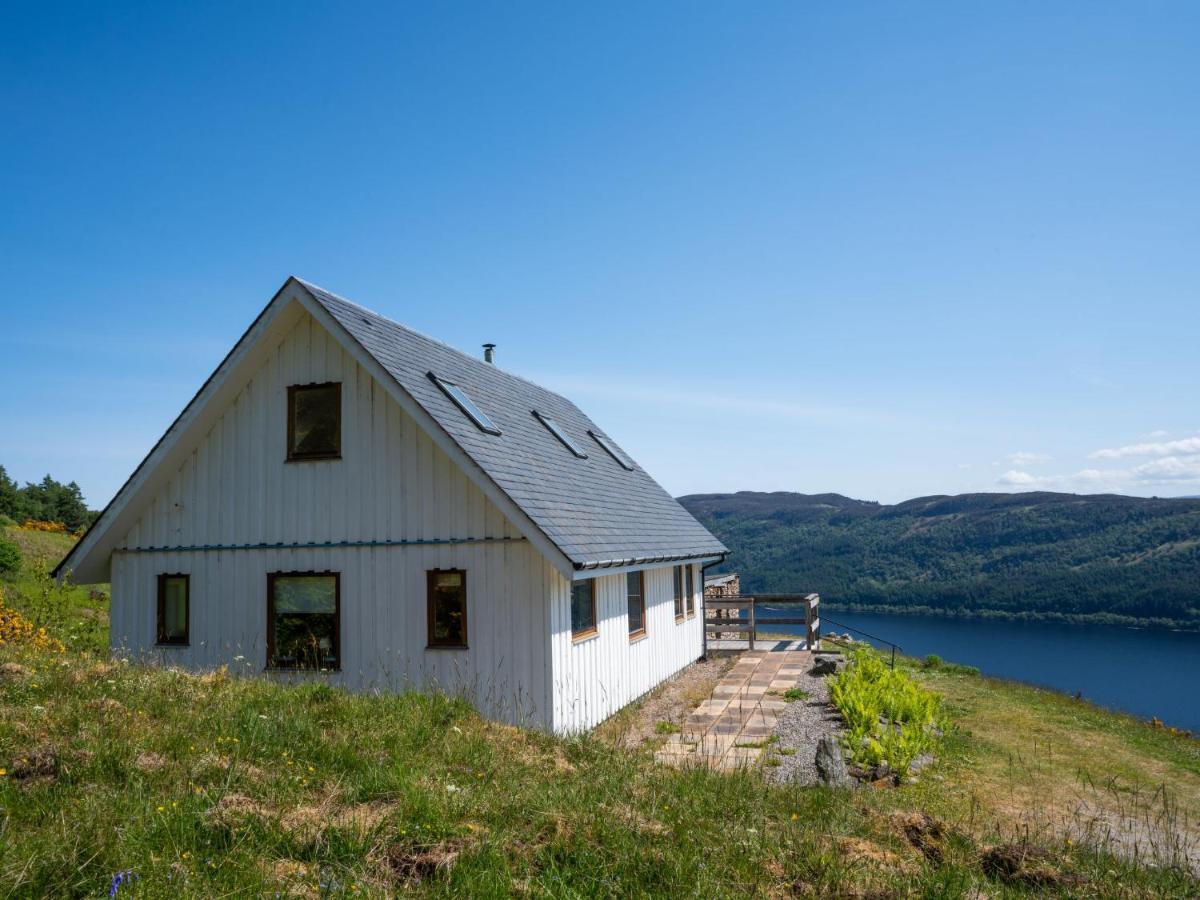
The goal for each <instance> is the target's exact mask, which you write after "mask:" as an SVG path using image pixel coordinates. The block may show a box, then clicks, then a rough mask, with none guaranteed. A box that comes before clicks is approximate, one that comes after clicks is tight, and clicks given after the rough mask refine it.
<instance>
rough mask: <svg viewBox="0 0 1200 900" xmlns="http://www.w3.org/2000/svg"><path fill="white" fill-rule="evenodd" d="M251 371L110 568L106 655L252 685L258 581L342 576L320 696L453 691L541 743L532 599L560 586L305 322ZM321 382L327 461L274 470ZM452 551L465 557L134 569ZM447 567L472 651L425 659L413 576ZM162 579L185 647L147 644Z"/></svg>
mask: <svg viewBox="0 0 1200 900" xmlns="http://www.w3.org/2000/svg"><path fill="white" fill-rule="evenodd" d="M261 355H262V359H261V362H260V364H259V365H258V366H257V368H256V369H255V370H254V375H253V376H252V377H251V378H250V379H249V380H248V381H247V382H246V383H245V385H244V387H242V389H241V390H240V392H239V393H238V394H237V396H236V398H235V400H234V401H233V403H232V404H231V405H229V406H228V407H227V409H226V410H225V412H224V413H223V414H222V415H221V417H220V418H219V419H218V420H217V421H216V423H215V425H214V426H213V427H212V428H211V430H209V431H208V433H207V434H206V435H205V436H204V438H203V439H202V440H201V441H200V442H199V443H198V445H197V446H196V447H195V448H194V450H193V451H192V452H191V454H190V455H189V456H187V458H186V459H185V460H184V462H183V464H182V465H181V466H180V467H179V468H178V470H177V471H176V472H174V474H173V475H172V477H171V478H170V480H169V482H168V483H167V484H166V486H165V487H163V488H162V489H161V490H159V491H158V493H157V495H156V496H155V497H154V499H153V500H152V501H151V502H150V503H149V504H148V506H147V507H146V509H145V510H144V512H143V513H142V514H141V516H140V518H139V519H138V521H137V523H136V524H135V525H134V527H133V528H132V529H131V530H130V531H129V533H128V534H127V535H126V537H125V538H124V540H123V542H122V543H121V544H120V545H119V548H118V550H117V551H116V552H115V553H114V555H113V563H112V610H111V624H110V634H111V642H112V645H113V648H114V649H117V650H120V651H121V652H125V653H131V654H136V655H138V656H144V657H153V658H155V659H161V660H162V661H163V662H166V663H170V664H178V665H183V666H189V667H209V666H215V665H221V664H229V665H230V666H231V668H234V669H236V670H242V671H247V672H260V671H262V670H263V667H264V665H265V663H266V604H267V573H269V572H273V571H307V570H313V571H325V570H331V571H339V572H341V602H342V618H341V652H342V657H343V665H342V671H341V672H340V673H336V674H334V675H331V676H329V677H330V678H331V680H333V681H335V682H338V683H342V684H345V685H346V686H348V687H352V688H357V689H373V688H404V687H409V686H413V687H416V686H421V687H428V686H438V687H441V688H444V689H446V690H450V691H456V690H465V691H467V692H468V693H469V695H470V697H471V699H472V700H473V701H474V702H475V703H476V704H477V705H478V706H479V707H480V708H481V710H482V711H484V712H485V713H487V714H489V715H492V716H495V717H498V718H501V719H504V720H507V721H527V722H530V723H531V724H542V725H547V726H548V725H549V724H550V719H551V714H550V701H549V668H550V658H549V653H548V647H547V640H546V635H547V634H548V632H549V628H550V625H549V615H550V609H549V606H548V603H547V600H546V598H547V597H548V596H549V595H550V594H551V593H552V592H553V591H554V590H555V589H556V588H557V586H558V585H559V583H560V582H562V581H563V579H562V576H561V575H559V574H558V572H557V571H555V570H554V569H553V568H552V567H551V565H550V564H549V563H548V562H547V561H546V560H545V558H544V557H543V556H541V554H540V553H538V552H537V550H536V549H534V548H533V547H532V546H531V545H530V544H529V543H528V542H527V541H525V540H524V539H523V538H522V537H521V535H520V533H519V531H518V530H517V529H516V528H515V527H514V526H513V525H512V524H511V523H510V522H509V521H508V520H507V519H506V518H505V516H504V515H503V514H502V513H501V512H500V511H499V510H498V509H497V508H496V506H495V505H494V504H492V503H491V502H490V501H489V500H488V498H487V497H486V496H485V495H484V494H483V492H482V491H480V490H479V489H478V488H477V487H475V485H474V484H472V483H471V482H470V480H469V479H468V478H467V477H466V475H465V474H464V473H463V472H462V471H461V470H460V469H458V467H457V466H455V465H454V463H453V462H452V461H451V460H450V458H449V457H448V456H447V455H446V454H445V453H443V452H442V451H441V450H440V449H439V448H438V447H437V446H436V445H435V444H434V443H433V441H432V440H431V439H430V438H429V437H428V435H427V434H426V433H425V432H424V431H423V430H422V429H421V428H420V427H418V426H417V425H416V423H415V422H414V421H413V420H412V419H411V418H410V417H409V416H408V415H407V414H406V413H405V412H404V411H403V410H402V409H400V407H399V406H398V405H397V404H396V403H395V402H394V401H393V400H392V399H391V397H390V396H388V394H387V393H386V391H385V390H384V388H383V387H382V386H381V385H380V384H378V383H377V382H376V381H375V380H374V379H373V378H372V377H371V376H370V375H369V373H367V372H366V371H365V370H364V369H363V368H362V367H361V366H359V365H358V364H357V363H356V361H355V360H354V359H353V357H351V356H350V355H349V354H348V353H346V352H345V351H344V350H343V349H342V347H341V345H340V344H338V343H337V341H336V340H334V339H333V338H332V337H331V336H330V335H328V333H327V332H326V331H325V330H324V329H323V328H322V327H321V326H319V325H318V324H317V323H316V322H315V321H314V320H313V319H312V318H311V317H310V316H308V315H307V314H305V315H304V316H303V317H302V318H301V319H300V320H299V322H298V324H297V325H296V326H295V327H294V328H292V329H291V330H290V331H289V332H288V333H287V334H286V336H285V337H284V338H282V339H281V340H280V341H278V342H277V343H275V344H274V345H273V346H269V347H265V348H263V349H262V351H261ZM323 381H340V382H341V383H342V458H341V459H340V460H333V461H313V462H302V463H287V462H285V458H286V422H287V418H286V414H287V409H286V394H287V387H288V385H291V384H305V383H312V382H323ZM451 539H454V540H463V539H474V540H477V541H478V542H477V543H465V544H454V545H450V544H444V543H430V544H423V545H407V546H387V547H374V548H368V547H353V548H324V547H321V548H294V549H288V548H275V547H268V548H259V549H237V550H215V549H208V550H200V549H187V550H183V549H166V550H163V549H157V550H154V551H153V552H137V551H138V550H145V548H151V547H153V548H197V547H211V546H213V545H221V546H228V545H244V544H252V545H253V544H267V545H276V544H283V545H288V544H299V543H310V542H318V543H320V542H327V541H333V542H341V541H416V540H421V541H433V542H437V541H448V540H451ZM451 567H458V568H464V569H466V570H467V589H468V600H467V602H468V611H467V617H468V640H469V643H470V645H471V646H470V649H469V650H426V649H425V643H426V637H427V634H426V631H427V629H426V585H425V572H426V570H427V569H430V568H451ZM164 572H169V573H179V572H186V573H188V574H190V575H191V583H190V593H191V596H190V629H191V635H190V637H191V640H190V645H189V646H188V647H159V646H156V644H155V627H156V607H157V599H156V590H157V575H158V574H159V573H164ZM239 657H241V659H239Z"/></svg>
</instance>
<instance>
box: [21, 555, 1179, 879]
mask: <svg viewBox="0 0 1200 900" xmlns="http://www.w3.org/2000/svg"><path fill="white" fill-rule="evenodd" d="M55 537H56V536H52V535H51V536H46V535H36V536H34V538H32V539H30V541H29V543H30V544H31V545H37V546H40V547H43V548H44V546H46V545H48V544H50V542H51V541H53V540H55ZM59 540H60V541H61V539H59ZM35 549H37V547H35ZM22 577H30V578H32V579H33V580H32V582H31V586H32V587H37V586H38V584H39V582H38V581H37V579H36V577H34V576H31V575H28V574H26V575H25V576H22ZM11 587H12V585H11V584H8V585H6V588H11ZM83 594H84V596H82V597H81V596H80V592H78V591H76V590H74V589H72V590H71V591H68V592H67V594H66V602H65V603H64V604H63V605H64V607H65V612H63V613H62V616H61V619H60V621H62V622H63V627H66V628H68V629H69V628H71V627H72V623H74V622H78V621H79V620H80V619H82V618H85V617H86V616H85V615H84V613H85V612H86V611H87V610H90V609H92V608H93V607H96V606H99V603H98V602H97V601H93V600H90V599H88V597H87V596H86V592H83ZM35 600H36V598H35ZM15 666H20V667H21V668H20V669H17V668H14V667H15ZM901 668H902V670H903V671H904V672H905V673H906V674H907V675H908V676H909V677H911V678H913V679H915V680H917V681H919V682H920V683H921V684H922V685H923V686H925V687H926V688H928V689H929V690H932V691H934V692H936V693H937V694H938V695H940V696H941V697H942V698H943V700H942V703H943V709H944V711H945V717H946V719H947V721H948V729H947V734H946V737H945V739H944V742H943V746H942V748H941V749H940V751H939V759H938V761H937V762H936V763H935V764H934V765H933V766H931V767H930V768H928V769H926V770H924V771H922V773H921V778H920V781H919V782H917V783H916V784H909V785H905V786H903V787H901V788H897V789H894V790H865V789H864V790H859V791H831V790H827V789H797V788H794V787H788V786H782V785H770V784H767V783H765V781H764V780H763V778H762V777H761V775H760V774H759V773H757V772H755V771H753V770H748V771H742V772H728V773H717V772H708V771H703V770H682V771H681V770H676V769H672V768H669V767H664V766H660V765H657V764H655V763H654V761H653V754H652V752H651V751H649V750H642V751H630V750H627V749H624V748H622V747H620V746H617V744H616V742H614V741H611V740H608V739H605V738H602V737H590V736H585V737H579V738H572V739H559V738H554V737H551V736H548V735H544V734H540V733H537V732H530V731H524V730H520V729H517V728H512V727H507V726H502V725H496V724H493V723H488V722H486V721H484V720H482V719H480V718H479V717H478V716H477V715H476V714H475V713H474V712H473V711H472V710H471V709H470V707H469V706H468V705H467V704H466V703H465V702H464V701H462V700H460V699H456V698H453V697H445V696H439V695H424V694H415V693H406V694H400V695H387V696H359V695H352V694H348V693H346V692H343V691H341V690H338V689H334V688H331V687H329V686H327V685H326V684H324V683H321V682H314V683H310V684H303V685H293V686H287V685H283V684H278V683H274V682H271V681H269V680H266V679H258V678H254V679H249V678H246V679H243V678H230V677H228V676H226V675H225V674H224V673H208V674H200V675H197V674H186V673H183V672H179V671H173V670H165V669H154V668H145V667H140V666H137V665H131V664H126V663H121V662H108V661H105V660H104V658H103V657H102V656H101V655H99V654H95V653H91V652H89V651H87V650H80V649H78V648H76V649H72V650H69V651H68V652H67V653H65V654H51V653H46V652H40V651H30V650H23V649H21V648H16V647H12V646H6V647H0V769H3V770H4V774H3V775H0V898H8V897H21V898H25V897H30V898H32V897H47V896H54V897H60V896H61V897H96V896H104V895H105V894H106V892H107V891H108V889H109V886H110V884H111V882H112V879H113V877H114V876H115V875H116V874H117V873H120V872H126V871H130V872H133V873H135V874H136V876H137V877H136V879H134V880H133V881H130V882H125V883H123V884H121V885H120V886H119V889H118V894H117V896H118V897H126V896H129V897H170V898H180V897H213V896H239V897H240V896H257V895H265V896H274V895H275V894H276V893H277V892H278V893H280V894H281V895H285V896H313V897H316V896H360V895H369V896H390V895H394V894H397V893H403V892H405V891H411V892H413V893H417V894H421V895H426V896H446V897H452V896H453V897H458V896H471V897H498V896H511V895H520V896H535V897H564V896H565V897H578V896H588V897H592V896H597V897H628V896H702V897H734V896H746V895H762V896H838V895H841V896H852V895H858V896H868V895H869V896H929V897H934V896H936V897H971V896H990V897H1009V896H1022V895H1025V894H1038V895H1056V894H1058V895H1064V896H1066V895H1076V896H1083V895H1086V896H1114V897H1116V896H1168V897H1170V896H1174V897H1188V896H1195V895H1196V894H1197V893H1198V891H1200V883H1198V882H1197V881H1196V880H1194V879H1193V878H1191V877H1190V876H1188V875H1186V874H1185V873H1184V872H1183V871H1181V870H1179V869H1177V868H1169V867H1168V868H1153V867H1148V866H1145V865H1139V864H1135V863H1134V862H1132V861H1130V860H1129V859H1128V858H1126V857H1122V856H1117V855H1114V854H1113V853H1112V852H1108V851H1110V850H1112V849H1114V848H1104V847H1102V846H1100V844H1099V843H1098V842H1092V843H1089V842H1085V841H1082V840H1076V841H1075V842H1073V843H1071V844H1067V843H1066V842H1065V840H1064V833H1063V832H1062V831H1061V829H1059V830H1055V829H1054V828H1053V827H1046V828H1044V829H1042V830H1036V829H1031V828H1030V827H1029V824H1028V822H1023V821H1022V816H1023V815H1024V814H1025V813H1028V812H1039V811H1044V808H1045V805H1046V804H1047V803H1048V802H1049V801H1052V800H1056V799H1057V800H1061V801H1062V802H1061V804H1060V808H1062V809H1069V808H1071V807H1070V804H1071V802H1073V801H1074V799H1075V797H1074V795H1070V796H1067V794H1068V793H1069V791H1068V788H1070V787H1071V786H1075V787H1076V788H1079V786H1081V785H1082V786H1084V787H1083V788H1081V789H1086V785H1087V784H1088V783H1091V784H1093V785H1095V784H1101V783H1104V782H1103V781H1102V776H1103V775H1104V774H1105V773H1106V772H1107V771H1109V770H1111V775H1112V777H1113V778H1115V779H1117V781H1115V782H1113V784H1114V785H1115V787H1114V788H1113V789H1111V790H1110V789H1109V788H1107V787H1105V788H1104V790H1103V792H1102V793H1103V796H1101V797H1099V800H1102V801H1108V800H1114V799H1115V800H1118V801H1119V803H1120V805H1121V806H1122V808H1123V809H1126V810H1127V811H1132V812H1135V813H1136V812H1137V811H1138V810H1139V809H1140V807H1138V806H1137V802H1136V800H1131V797H1135V795H1136V792H1137V790H1138V785H1151V784H1153V779H1155V778H1159V779H1169V781H1170V783H1171V784H1172V787H1173V789H1174V790H1177V791H1178V792H1179V793H1178V795H1177V796H1176V803H1177V804H1179V805H1182V806H1184V807H1186V804H1188V803H1191V802H1192V801H1194V800H1195V799H1196V798H1197V797H1200V743H1198V742H1196V741H1194V740H1189V739H1187V738H1185V737H1182V736H1180V735H1173V734H1170V733H1168V732H1166V731H1164V730H1162V729H1154V728H1150V727H1148V726H1147V725H1145V724H1144V723H1139V722H1137V721H1136V720H1133V719H1130V718H1129V717H1124V716H1115V715H1113V714H1110V713H1107V712H1104V711H1102V710H1098V709H1096V708H1095V707H1091V706H1089V705H1087V704H1082V703H1078V702H1076V701H1073V700H1071V699H1070V698H1066V697H1063V696H1062V695H1057V694H1052V693H1050V692H1046V691H1037V690H1035V689H1032V688H1027V687H1023V686H1020V685H1013V684H1007V683H1003V682H996V681H993V680H990V679H986V678H980V677H972V676H968V675H964V674H962V673H959V672H955V671H946V670H943V669H941V668H938V669H929V670H922V669H920V668H918V667H917V666H916V665H914V664H909V662H908V661H904V660H902V661H901ZM1030 739H1032V740H1033V741H1034V742H1035V743H1034V747H1033V749H1034V750H1037V749H1038V748H1039V747H1042V748H1044V747H1047V746H1048V747H1051V748H1052V751H1053V752H1051V753H1050V754H1049V755H1048V756H1046V757H1044V758H1043V757H1038V756H1037V755H1036V754H1035V753H1030V752H1029V751H1030V748H1029V746H1028V745H1027V743H1026V742H1027V741H1028V740H1030ZM772 746H774V745H773V744H772ZM772 752H775V751H769V752H768V758H769V759H774V760H775V762H778V761H779V760H778V758H777V757H773V756H771V753H772ZM778 752H779V753H781V754H782V753H784V752H785V751H782V750H781V751H778ZM1060 795H1062V796H1060ZM1146 798H1147V799H1149V794H1148V793H1147V795H1146ZM925 813H928V814H930V815H931V816H933V817H935V818H936V819H937V820H938V821H939V822H940V823H942V825H943V827H944V835H942V836H941V837H938V838H937V840H936V842H935V847H936V852H931V851H929V849H928V847H927V848H926V849H925V850H924V851H923V850H922V849H920V845H921V844H922V841H916V840H914V839H913V837H912V835H911V823H912V822H914V821H919V820H920V819H921V816H922V814H925ZM1193 821H1194V819H1193ZM1019 840H1033V841H1034V842H1036V844H1037V845H1038V846H1041V847H1045V848H1047V849H1048V851H1049V852H1050V853H1051V854H1052V860H1053V863H1052V865H1051V866H1050V868H1049V869H1048V870H1047V871H1039V873H1035V874H1038V877H1039V878H1040V877H1042V876H1047V877H1049V880H1048V881H1045V882H1042V883H1034V881H1029V880H1026V881H1022V880H1021V879H1020V878H1017V879H1016V880H1013V879H1011V878H1010V879H1007V880H1006V879H1004V878H1001V877H998V876H995V875H991V874H988V872H986V871H985V868H984V866H983V864H982V863H981V859H982V858H983V857H984V855H985V854H986V853H987V851H988V848H989V847H991V846H993V845H995V844H1007V843H1010V842H1013V841H1019Z"/></svg>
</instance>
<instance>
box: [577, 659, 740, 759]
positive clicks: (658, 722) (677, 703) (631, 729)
mask: <svg viewBox="0 0 1200 900" xmlns="http://www.w3.org/2000/svg"><path fill="white" fill-rule="evenodd" d="M735 662H737V656H736V655H733V656H710V657H709V658H708V659H701V660H697V661H696V662H694V663H692V664H691V665H690V666H688V667H687V668H686V669H683V670H682V671H680V672H677V673H676V674H675V675H673V676H672V677H671V678H669V679H668V680H667V681H665V682H663V683H662V684H660V685H659V686H658V687H656V688H655V689H654V690H653V691H651V692H650V693H649V694H647V695H646V696H645V697H644V698H643V699H642V700H640V701H639V702H637V703H634V704H632V705H631V706H627V707H626V708H625V709H623V710H621V711H620V712H618V713H616V714H615V715H613V716H612V717H610V718H609V719H608V720H606V721H605V722H602V723H601V724H600V725H599V726H597V728H596V732H595V733H596V736H597V737H599V738H600V739H601V740H605V741H608V742H609V743H611V744H612V745H614V746H617V747H625V748H628V749H631V750H632V749H637V748H639V747H642V746H644V745H645V744H646V743H647V742H650V743H652V744H653V743H656V742H661V741H662V738H663V735H664V734H666V733H670V732H669V731H666V730H664V729H667V728H670V727H671V726H674V727H678V726H679V725H681V724H682V723H683V721H684V720H685V719H686V718H687V717H688V714H689V713H690V712H691V711H692V710H693V709H694V708H695V707H697V706H699V705H700V704H701V703H702V702H704V701H705V700H707V699H708V698H709V697H710V696H711V695H712V692H713V688H715V687H716V686H717V685H718V684H719V683H720V681H721V678H722V676H724V674H725V673H726V672H728V671H729V669H730V667H732V666H733V664H734V663H735ZM663 723H666V725H664V724H663Z"/></svg>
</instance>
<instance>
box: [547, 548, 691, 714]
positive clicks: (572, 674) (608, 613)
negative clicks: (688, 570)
mask: <svg viewBox="0 0 1200 900" xmlns="http://www.w3.org/2000/svg"><path fill="white" fill-rule="evenodd" d="M693 570H694V571H693V578H692V583H693V593H694V596H693V599H692V602H693V608H694V609H695V610H696V613H695V614H694V615H692V616H691V617H689V618H685V619H684V620H683V621H679V622H677V621H676V620H675V599H674V598H675V594H674V581H673V567H672V566H667V567H665V568H656V569H647V570H646V575H645V579H646V580H645V591H646V636H645V637H644V638H640V639H638V640H635V641H632V642H631V641H630V640H629V612H628V597H627V594H626V587H625V585H626V580H625V578H626V576H625V575H624V574H620V575H600V576H597V578H596V581H595V590H596V617H597V619H598V620H599V628H598V633H597V634H596V636H595V637H590V638H586V639H584V640H581V641H578V642H576V641H574V640H573V639H572V636H571V587H570V583H569V582H568V581H567V580H566V579H561V580H560V581H559V583H557V584H556V586H555V590H554V596H553V598H552V600H551V613H550V627H551V629H552V631H553V634H552V637H551V641H552V645H553V651H552V657H553V664H552V670H553V679H554V683H553V699H554V725H553V727H554V730H555V731H557V732H560V733H570V732H579V731H584V730H586V729H588V728H591V727H592V726H594V725H596V724H598V723H599V722H602V721H603V720H604V719H606V718H608V717H609V716H610V715H612V714H613V713H614V712H616V711H617V710H619V709H620V708H621V707H623V706H625V705H626V704H627V703H630V702H631V701H633V700H636V699H637V698H638V697H640V696H641V695H642V694H644V693H646V692H647V691H649V690H650V689H651V688H653V687H654V686H655V685H657V684H659V683H660V682H662V681H663V680H665V679H666V678H669V677H670V676H671V675H673V674H675V673H676V672H678V671H679V670H680V669H682V668H683V667H684V666H686V665H688V664H689V663H691V662H693V661H694V660H696V659H698V658H699V657H700V655H701V653H702V652H703V648H704V632H703V628H704V619H703V616H702V615H701V614H700V610H701V608H702V607H701V602H702V601H701V597H700V588H699V585H700V584H701V583H702V579H701V577H700V570H699V566H693Z"/></svg>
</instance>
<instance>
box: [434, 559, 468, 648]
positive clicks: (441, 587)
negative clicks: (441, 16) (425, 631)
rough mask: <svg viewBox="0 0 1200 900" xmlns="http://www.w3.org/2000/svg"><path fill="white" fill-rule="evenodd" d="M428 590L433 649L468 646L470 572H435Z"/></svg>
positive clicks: (444, 570) (438, 570)
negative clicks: (468, 584)
mask: <svg viewBox="0 0 1200 900" xmlns="http://www.w3.org/2000/svg"><path fill="white" fill-rule="evenodd" d="M427 578H428V582H427V587H428V591H429V595H428V607H429V608H428V614H429V646H430V647H463V648H465V647H466V646H467V573H466V572H464V571H463V570H462V569H432V570H430V571H429V573H428V575H427Z"/></svg>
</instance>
